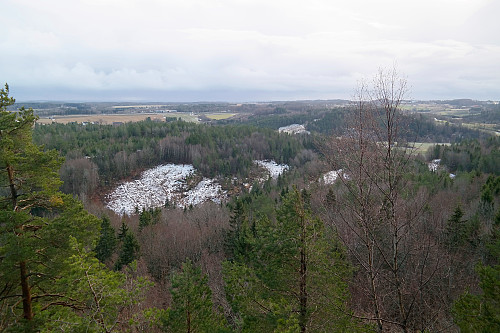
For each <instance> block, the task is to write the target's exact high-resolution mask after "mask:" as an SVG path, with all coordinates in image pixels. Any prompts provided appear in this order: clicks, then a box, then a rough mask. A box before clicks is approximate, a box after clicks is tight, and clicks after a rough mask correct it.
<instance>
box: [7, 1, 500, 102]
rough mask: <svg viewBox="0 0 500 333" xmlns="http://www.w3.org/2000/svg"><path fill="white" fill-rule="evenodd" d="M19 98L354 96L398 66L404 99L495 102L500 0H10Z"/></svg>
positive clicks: (499, 75)
mask: <svg viewBox="0 0 500 333" xmlns="http://www.w3.org/2000/svg"><path fill="white" fill-rule="evenodd" d="M1 8H2V11H1V14H0V17H1V20H0V27H1V29H2V31H3V32H4V33H3V34H2V38H1V39H0V48H1V51H2V61H0V83H1V84H3V83H4V82H6V83H8V84H9V86H10V90H11V95H12V96H13V97H15V98H16V99H17V100H18V101H28V100H45V101H51V100H60V101H63V100H64V101H131V102H133V101H158V102H162V101H164V102H196V101H228V102H235V101H241V102H246V101H248V102H250V101H271V100H313V99H325V100H326V99H350V98H351V96H352V93H353V90H354V88H355V87H356V85H357V82H358V81H359V80H362V79H370V78H371V77H372V76H373V75H374V74H375V73H376V72H377V70H378V69H379V68H388V67H392V66H393V65H394V64H397V68H398V71H399V72H400V73H402V75H404V76H405V77H406V78H407V80H408V83H409V85H410V95H409V96H408V98H411V99H420V100H432V99H441V100H443V99H455V98H471V99H476V100H499V99H500V96H499V91H500V89H499V87H500V61H499V60H500V35H499V34H498V31H500V21H499V20H498V18H497V16H498V13H499V12H500V2H499V1H493V0H432V1H430V0H420V1H400V0H399V1H397V0H382V1H366V0H350V1H348V2H347V1H345V2H344V1H342V2H341V1H331V0H310V1H308V2H307V3H306V2H304V1H295V0H288V1H284V0H273V1H269V0H266V1H264V0H205V1H202V0H183V1H170V0H163V1H162V0H142V1H138V0H74V1H62V0H45V1H30V0H5V1H3V3H2V5H1Z"/></svg>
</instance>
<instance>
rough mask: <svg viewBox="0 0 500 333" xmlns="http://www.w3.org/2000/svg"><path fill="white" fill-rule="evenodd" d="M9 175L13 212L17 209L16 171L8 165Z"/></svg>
mask: <svg viewBox="0 0 500 333" xmlns="http://www.w3.org/2000/svg"><path fill="white" fill-rule="evenodd" d="M7 175H8V176H9V187H10V195H11V196H12V210H14V211H16V209H17V189H16V184H15V183H14V169H13V168H12V165H7Z"/></svg>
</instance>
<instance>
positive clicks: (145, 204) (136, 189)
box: [107, 164, 226, 215]
mask: <svg viewBox="0 0 500 333" xmlns="http://www.w3.org/2000/svg"><path fill="white" fill-rule="evenodd" d="M195 171H196V170H195V169H194V167H193V166H192V165H189V164H186V165H176V164H166V165H160V166H158V167H156V168H153V169H150V170H147V171H144V172H143V173H142V174H141V178H140V179H138V180H135V181H132V182H126V183H123V184H121V185H120V186H118V187H117V188H116V189H115V190H114V191H113V192H112V193H111V194H110V195H109V196H108V204H107V207H108V208H109V209H111V210H112V211H114V212H115V213H117V214H120V215H123V214H127V215H131V214H133V213H134V212H135V211H136V208H137V209H139V210H142V209H144V208H146V209H148V208H155V207H161V206H163V205H165V203H166V202H167V201H168V202H169V203H173V204H175V205H176V206H180V207H186V206H189V205H197V204H200V203H203V202H205V201H207V200H212V201H215V202H220V201H221V200H224V199H225V197H226V193H225V192H224V191H223V190H222V188H221V186H220V185H219V184H218V183H216V182H215V181H213V180H211V179H207V178H204V179H203V180H202V181H201V182H200V183H198V185H197V186H196V187H195V188H193V189H191V190H187V184H186V178H187V177H189V176H191V175H193V174H194V173H195Z"/></svg>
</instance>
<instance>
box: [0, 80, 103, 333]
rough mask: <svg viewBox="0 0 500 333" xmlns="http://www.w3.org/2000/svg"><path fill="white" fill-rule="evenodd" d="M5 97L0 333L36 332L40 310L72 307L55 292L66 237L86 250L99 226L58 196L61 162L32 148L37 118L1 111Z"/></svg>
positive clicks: (1, 95) (0, 118) (0, 117)
mask: <svg viewBox="0 0 500 333" xmlns="http://www.w3.org/2000/svg"><path fill="white" fill-rule="evenodd" d="M8 93H9V88H8V86H7V85H5V88H4V89H0V186H1V188H2V189H3V190H2V191H1V192H0V286H1V287H0V331H3V330H11V329H21V330H23V329H24V330H25V331H30V330H34V331H36V330H37V329H38V328H37V327H38V326H39V325H40V322H39V321H38V320H35V319H36V318H35V315H37V314H39V313H40V312H41V311H42V310H45V309H48V308H51V307H53V306H68V307H71V306H72V300H70V299H68V298H67V297H66V296H65V295H64V294H61V293H59V292H58V291H57V290H56V289H55V286H56V285H57V283H56V282H57V281H58V280H59V279H60V278H61V276H62V275H63V274H64V271H65V269H66V268H67V266H66V265H65V264H64V262H65V259H66V258H67V257H68V255H70V254H71V252H72V249H71V247H70V244H69V238H68V236H69V235H72V236H74V237H75V238H77V239H78V241H79V242H81V243H82V244H86V245H87V246H90V244H92V241H93V240H95V238H96V236H97V234H96V232H95V231H96V230H98V224H99V221H98V219H97V218H95V217H94V216H91V215H89V214H88V213H87V212H85V211H84V210H83V206H82V205H81V203H79V202H77V201H76V200H74V199H73V198H72V197H71V196H66V195H64V194H62V193H61V192H59V187H60V185H61V181H60V180H59V174H58V171H59V168H60V166H61V164H62V162H63V160H62V159H61V158H60V157H59V156H58V153H57V152H56V151H43V149H42V147H39V146H37V145H35V144H34V143H33V141H32V128H33V126H34V123H35V121H36V119H37V117H35V116H34V114H33V110H32V109H24V108H20V109H19V111H17V112H9V111H7V107H8V106H9V105H12V104H13V103H14V99H13V98H10V97H8Z"/></svg>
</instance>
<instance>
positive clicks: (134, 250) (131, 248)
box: [115, 231, 139, 271]
mask: <svg viewBox="0 0 500 333" xmlns="http://www.w3.org/2000/svg"><path fill="white" fill-rule="evenodd" d="M122 241H123V244H122V248H121V250H120V255H119V257H118V260H117V261H116V263H115V270H118V271H119V270H121V269H122V267H123V266H126V265H128V264H130V263H131V262H132V261H134V260H136V259H137V257H138V255H139V242H138V241H137V239H136V238H135V236H134V234H132V233H131V232H130V231H127V232H126V233H125V236H124V237H123V238H122Z"/></svg>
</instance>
